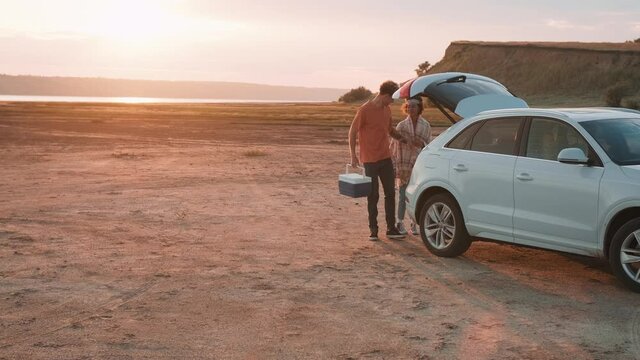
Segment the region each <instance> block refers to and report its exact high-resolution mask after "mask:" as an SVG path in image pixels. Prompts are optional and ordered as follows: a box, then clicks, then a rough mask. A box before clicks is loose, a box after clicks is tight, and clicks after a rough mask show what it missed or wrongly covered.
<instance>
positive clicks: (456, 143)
mask: <svg viewBox="0 0 640 360" xmlns="http://www.w3.org/2000/svg"><path fill="white" fill-rule="evenodd" d="M481 125H482V122H477V123H475V124H473V125H471V126H469V127H467V128H466V129H464V130H462V131H461V132H460V134H458V135H457V136H456V137H455V138H454V139H453V140H452V141H451V142H450V143H449V145H447V147H449V148H452V149H466V148H467V144H469V141H470V140H471V137H472V136H473V134H475V132H476V130H477V129H478V127H480V126H481Z"/></svg>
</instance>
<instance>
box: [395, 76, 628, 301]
mask: <svg viewBox="0 0 640 360" xmlns="http://www.w3.org/2000/svg"><path fill="white" fill-rule="evenodd" d="M413 96H426V97H428V98H429V99H430V100H431V101H432V102H434V103H435V104H436V105H437V106H438V107H439V108H440V109H441V110H442V111H443V112H444V113H445V114H447V112H446V111H445V108H446V109H448V110H449V111H451V112H454V113H456V114H458V115H459V116H461V117H462V118H463V119H462V120H461V121H458V122H455V123H454V124H453V125H452V126H451V127H450V128H449V129H447V130H446V131H445V132H443V133H442V134H441V135H440V136H438V137H437V138H436V139H435V140H434V141H433V142H431V143H430V144H429V145H428V146H427V147H425V148H424V150H423V151H422V152H421V153H420V156H419V157H418V160H417V162H416V164H415V167H414V169H413V173H412V176H411V181H410V183H409V185H408V187H407V192H406V193H407V202H408V204H407V210H408V212H409V214H410V216H411V217H412V218H413V219H414V220H416V222H417V223H419V224H420V227H421V234H422V235H421V236H422V240H423V241H424V244H425V245H426V247H427V248H428V249H429V251H431V252H432V253H433V254H435V255H438V256H446V257H451V256H458V255H460V254H462V253H464V252H465V251H466V250H467V249H468V247H469V245H470V244H471V239H472V238H475V239H483V238H484V239H491V240H498V241H503V242H507V243H512V244H521V245H528V246H535V247H539V248H545V249H552V250H558V251H564V252H569V253H574V254H581V255H588V256H596V257H603V258H606V259H608V261H609V262H610V264H611V267H612V269H613V272H614V273H615V274H616V276H618V277H619V278H620V279H621V280H622V281H623V282H624V283H625V284H626V285H627V286H628V287H629V288H631V289H632V290H634V291H636V292H640V112H637V111H632V110H626V109H611V108H579V109H531V108H528V107H527V104H526V103H525V102H524V101H523V100H522V99H519V98H517V97H515V96H513V95H512V94H511V93H510V92H509V91H508V90H507V89H506V88H505V87H504V86H503V85H501V84H500V83H498V82H496V81H495V80H492V79H489V78H486V77H483V76H478V75H474V74H464V73H444V74H434V75H427V76H423V77H419V78H417V79H415V80H413V81H411V82H408V83H405V84H404V85H403V86H402V87H401V88H400V90H398V92H397V93H396V94H394V97H396V98H406V97H413ZM496 109H500V110H496ZM447 116H449V117H450V115H448V114H447ZM450 118H451V119H452V117H450Z"/></svg>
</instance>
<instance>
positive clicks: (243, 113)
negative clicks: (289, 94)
mask: <svg viewBox="0 0 640 360" xmlns="http://www.w3.org/2000/svg"><path fill="white" fill-rule="evenodd" d="M356 108H357V107H356V106H355V105H342V104H333V103H325V104H92V103H84V104H79V103H37V102H34V103H16V102H3V103H0V163H1V164H2V181H1V182H0V258H1V259H2V261H1V262H0V310H1V311H0V313H1V315H0V359H17V358H30V359H84V358H118V359H123V358H125V359H126V358H133V359H169V358H193V359H204V358H207V359H208V358H215V359H327V358H331V359H456V358H474V359H495V358H501V359H523V358H525V359H566V358H573V359H632V358H636V357H637V356H639V354H640V343H639V341H638V339H639V337H640V312H639V311H638V310H637V303H638V295H637V294H634V293H632V292H630V291H629V290H627V289H626V288H624V287H623V286H622V284H621V283H619V282H618V281H617V280H616V278H615V277H614V276H613V275H612V274H611V272H610V270H609V268H608V265H607V264H606V262H604V261H603V260H598V259H591V258H585V257H580V256H574V255H567V254H562V253H556V252H550V251H544V250H538V249H530V248H524V247H515V246H511V245H505V244H494V243H487V242H474V244H472V246H471V248H470V249H469V251H468V252H467V253H465V254H464V255H463V256H461V257H458V258H451V259H449V258H438V257H435V256H433V255H432V254H430V253H429V252H428V251H427V249H426V248H425V247H424V245H423V244H422V240H421V239H420V238H419V236H418V237H416V236H407V237H406V238H405V239H403V240H389V239H386V238H385V237H384V236H381V241H378V242H371V241H369V240H368V239H367V238H368V235H369V233H368V227H367V210H366V199H362V198H361V199H352V198H347V197H344V196H341V195H339V194H338V189H337V177H338V174H339V173H340V172H342V171H344V167H345V163H346V162H347V161H348V160H349V153H348V145H347V133H348V129H349V124H350V123H351V120H352V119H353V115H354V114H355V110H356ZM437 113H438V112H437V110H434V109H429V111H427V112H426V117H427V118H429V119H433V122H434V124H435V125H439V127H438V128H437V129H436V133H439V132H440V131H442V130H443V129H444V128H445V126H446V125H447V122H448V121H447V120H446V119H444V118H443V117H442V115H437ZM401 119H402V115H401V114H400V112H399V108H398V106H395V107H394V120H395V121H399V120H401ZM381 203H382V201H381V202H380V204H379V207H380V208H381V210H382V204H381ZM379 221H380V222H381V223H382V222H383V215H382V211H381V213H380V215H379Z"/></svg>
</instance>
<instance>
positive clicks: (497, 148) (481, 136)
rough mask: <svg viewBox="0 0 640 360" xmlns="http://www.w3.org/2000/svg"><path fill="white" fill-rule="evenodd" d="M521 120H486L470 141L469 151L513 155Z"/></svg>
mask: <svg viewBox="0 0 640 360" xmlns="http://www.w3.org/2000/svg"><path fill="white" fill-rule="evenodd" d="M521 124H522V119H519V118H505V119H493V120H488V121H487V122H485V123H484V125H482V127H481V128H480V130H478V132H477V133H476V135H475V136H474V137H473V140H472V141H471V150H474V151H482V152H490V153H495V154H505V155H513V154H514V150H515V147H516V139H517V136H518V130H519V129H520V125H521Z"/></svg>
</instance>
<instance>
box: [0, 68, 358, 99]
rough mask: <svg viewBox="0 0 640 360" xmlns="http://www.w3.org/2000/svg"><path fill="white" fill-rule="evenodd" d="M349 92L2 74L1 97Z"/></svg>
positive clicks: (322, 95) (321, 95)
mask: <svg viewBox="0 0 640 360" xmlns="http://www.w3.org/2000/svg"><path fill="white" fill-rule="evenodd" d="M346 91H347V90H345V89H331V88H309V87H294V86H273V85H260V84H249V83H235V82H218V81H215V82H214V81H154V80H124V79H104V78H76V77H44V76H25V75H19V76H13V75H3V74H0V95H44V96H92V97H93V96H106V97H123V96H132V97H152V98H188V99H230V100H244V99H249V100H294V101H334V100H336V99H338V97H339V96H340V95H342V94H344V93H345V92H346Z"/></svg>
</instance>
